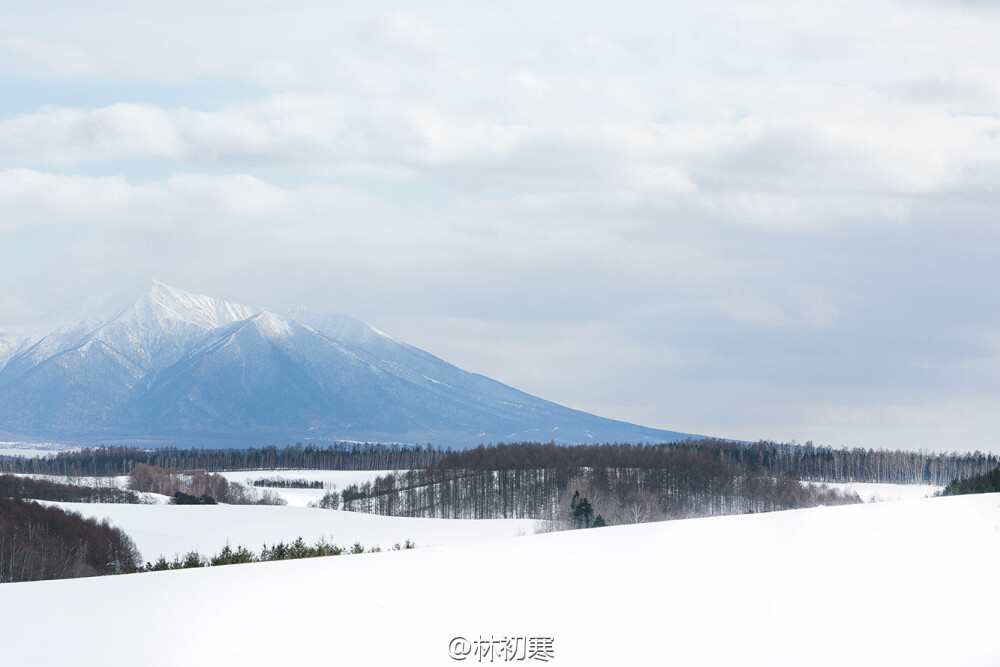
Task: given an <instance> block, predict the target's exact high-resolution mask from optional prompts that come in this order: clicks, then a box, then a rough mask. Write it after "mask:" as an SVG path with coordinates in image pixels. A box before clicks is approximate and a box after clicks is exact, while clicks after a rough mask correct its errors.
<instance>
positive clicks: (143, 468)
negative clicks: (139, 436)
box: [129, 463, 286, 505]
mask: <svg viewBox="0 0 1000 667" xmlns="http://www.w3.org/2000/svg"><path fill="white" fill-rule="evenodd" d="M129 488H130V489H132V490H133V491H145V492H149V493H159V494H162V495H165V496H174V497H175V498H176V497H177V496H176V495H175V494H178V493H180V494H183V495H182V496H181V497H182V498H183V496H193V497H194V498H202V497H208V498H211V499H213V500H214V501H218V502H221V503H228V504H230V505H285V504H286V503H285V500H284V499H283V498H281V497H279V496H278V495H277V494H275V493H273V492H271V491H261V490H259V489H254V488H250V487H246V486H243V485H242V484H239V483H237V482H230V481H229V480H228V479H226V478H225V477H223V476H222V475H216V474H212V473H207V472H205V471H204V470H186V471H180V470H167V469H165V468H160V467H158V466H151V465H147V464H145V463H139V464H137V465H136V466H135V467H134V468H132V471H131V472H130V473H129ZM179 504H189V503H185V502H181V503H179ZM198 504H204V503H198Z"/></svg>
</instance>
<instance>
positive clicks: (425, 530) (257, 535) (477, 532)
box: [47, 503, 542, 561]
mask: <svg viewBox="0 0 1000 667" xmlns="http://www.w3.org/2000/svg"><path fill="white" fill-rule="evenodd" d="M47 504H49V505H55V506H57V507H62V508H63V509H66V510H69V511H73V512H79V513H80V514H82V515H83V516H85V517H93V518H95V519H105V518H106V519H108V520H109V521H110V522H111V523H112V524H114V525H116V526H118V527H119V528H121V529H122V530H124V531H125V532H126V533H128V535H129V536H131V537H132V539H133V540H134V541H135V544H136V546H137V547H138V548H139V551H140V552H142V556H143V559H144V560H147V561H154V560H156V558H157V557H159V556H161V555H162V556H165V557H166V558H167V559H172V558H173V557H174V556H176V555H181V556H183V555H184V554H185V553H187V552H189V551H197V552H198V553H201V554H202V555H206V556H211V555H213V554H215V553H218V552H219V551H220V550H221V549H222V548H223V547H224V546H225V545H226V543H227V542H228V543H229V545H230V546H232V547H236V546H238V545H243V546H245V547H247V548H249V549H252V550H254V551H260V548H261V546H262V545H263V544H264V543H267V544H269V545H270V544H275V543H277V542H290V541H292V540H294V539H296V538H297V537H302V538H303V539H304V540H305V541H306V542H307V543H309V544H312V543H314V542H316V541H317V540H320V539H325V540H327V541H328V542H332V543H334V544H337V545H339V546H341V547H349V546H351V545H352V544H354V543H355V542H361V544H363V545H364V546H365V547H366V548H372V547H381V548H382V549H389V548H392V546H393V545H394V544H396V543H397V542H398V543H400V544H403V543H404V542H406V540H410V541H411V542H413V543H414V544H416V545H417V546H418V547H424V546H435V545H441V544H454V543H457V542H465V541H469V540H484V539H493V538H498V537H514V536H517V535H524V534H529V533H534V532H535V528H536V526H538V525H539V524H541V523H542V522H540V521H534V520H531V519H496V520H487V521H471V520H468V521H463V520H449V519H408V518H405V517H392V516H375V515H371V514H361V513H360V512H342V511H339V510H323V509H313V508H306V507H279V506H268V505H123V504H115V503H47Z"/></svg>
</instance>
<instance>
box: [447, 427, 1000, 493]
mask: <svg viewBox="0 0 1000 667" xmlns="http://www.w3.org/2000/svg"><path fill="white" fill-rule="evenodd" d="M677 451H686V452H693V453H695V454H697V455H699V456H701V457H703V458H704V459H705V460H713V461H718V462H720V463H725V464H727V465H729V466H731V467H733V468H734V469H736V470H738V471H740V472H742V473H744V474H760V473H767V474H771V475H793V476H795V477H798V478H799V479H802V480H808V481H818V482H881V483H893V484H934V485H938V486H943V485H945V484H947V483H948V482H949V481H950V480H952V479H954V478H956V477H971V476H972V475H975V474H979V473H982V472H987V471H989V470H991V469H993V468H995V467H997V465H1000V458H998V457H997V455H996V454H983V453H981V452H975V453H971V454H958V453H952V454H935V453H930V452H925V451H920V452H904V451H900V450H895V451H893V450H885V449H862V448H855V449H834V448H832V447H816V446H814V445H813V444H812V443H810V442H807V443H806V444H805V445H798V444H795V443H776V442H769V441H760V442H756V443H752V444H751V443H740V442H733V441H730V440H717V439H713V438H703V439H691V440H685V441H683V442H675V443H668V444H660V445H630V444H610V445H609V444H603V445H577V446H573V447H563V446H558V445H555V444H553V443H549V444H544V445H542V444H537V443H520V444H503V443H501V444H499V445H495V446H493V445H491V446H482V445H481V446H479V447H476V448H474V449H469V450H465V451H453V452H447V453H445V454H444V456H443V457H442V458H441V459H440V460H439V461H438V462H437V463H435V464H432V465H433V466H436V467H444V468H449V469H466V470H500V469H515V468H533V467H543V468H550V467H557V466H564V467H576V468H583V467H592V468H614V467H632V468H659V467H664V466H670V465H673V464H674V458H673V456H674V454H675V453H676V452H677ZM428 467H430V466H428Z"/></svg>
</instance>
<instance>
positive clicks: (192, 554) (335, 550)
mask: <svg viewBox="0 0 1000 667" xmlns="http://www.w3.org/2000/svg"><path fill="white" fill-rule="evenodd" d="M416 546H417V545H416V544H414V543H413V542H411V541H410V540H406V541H405V542H404V543H403V544H400V543H399V542H397V543H396V544H394V545H393V547H392V551H401V550H403V549H414V548H416ZM380 551H382V549H381V547H378V546H375V547H371V548H369V549H367V550H366V549H365V547H364V545H363V544H361V542H355V543H354V544H353V545H352V546H350V547H339V546H337V545H336V544H333V543H331V542H327V541H326V540H323V539H320V540H317V541H316V542H315V543H313V544H311V545H310V544H307V543H306V541H305V540H304V539H302V538H301V537H299V538H296V539H295V540H294V541H292V542H288V543H287V544H286V543H285V542H278V543H277V544H274V545H272V546H270V547H269V546H267V545H266V544H265V545H264V546H263V547H261V550H260V552H259V553H257V552H254V551H252V550H250V549H247V548H246V547H244V546H242V545H240V546H237V547H236V548H235V549H233V548H232V547H230V546H229V545H228V544H227V545H226V546H225V547H223V548H222V550H221V551H220V552H219V553H217V554H215V555H214V556H202V555H201V554H199V553H198V552H197V551H189V552H188V553H186V554H185V555H183V556H180V555H178V556H174V559H173V560H167V559H166V557H164V556H160V557H159V558H158V559H157V560H156V562H154V563H146V565H145V567H143V568H142V571H145V572H159V571H162V570H183V569H188V568H195V567H215V566H219V565H238V564H241V563H264V562H268V561H275V560H294V559H297V558H319V557H322V556H340V555H341V554H363V553H366V552H367V553H378V552H380Z"/></svg>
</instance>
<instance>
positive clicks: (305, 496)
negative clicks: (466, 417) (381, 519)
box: [219, 470, 406, 507]
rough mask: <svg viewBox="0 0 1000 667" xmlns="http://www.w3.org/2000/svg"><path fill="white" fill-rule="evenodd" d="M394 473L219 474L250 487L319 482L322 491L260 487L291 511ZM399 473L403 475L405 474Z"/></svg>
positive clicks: (336, 471) (254, 471)
mask: <svg viewBox="0 0 1000 667" xmlns="http://www.w3.org/2000/svg"><path fill="white" fill-rule="evenodd" d="M399 472H400V471H398V470H241V471H238V472H221V473H219V474H220V475H222V476H223V477H225V478H226V479H228V480H229V481H231V482H239V483H240V484H244V485H246V486H251V482H253V481H254V480H258V479H262V478H266V479H274V478H281V479H286V480H293V479H305V480H308V481H310V482H313V481H316V482H322V483H323V487H324V488H322V489H283V488H272V487H260V488H261V489H262V490H264V489H266V490H268V491H270V492H272V493H274V494H275V495H277V496H279V497H281V498H284V499H285V502H287V503H288V504H289V505H290V506H292V507H306V506H307V505H309V503H310V502H313V501H316V500H319V499H320V498H322V497H323V494H325V493H326V492H327V491H328V490H337V491H343V490H344V487H346V486H350V485H351V484H364V483H365V482H371V481H374V480H375V478H376V477H382V476H384V475H388V474H389V473H397V474H398V473H399ZM402 472H406V471H405V470H404V471H402Z"/></svg>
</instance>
